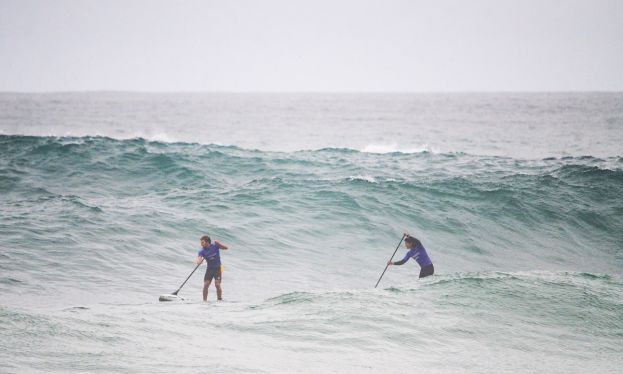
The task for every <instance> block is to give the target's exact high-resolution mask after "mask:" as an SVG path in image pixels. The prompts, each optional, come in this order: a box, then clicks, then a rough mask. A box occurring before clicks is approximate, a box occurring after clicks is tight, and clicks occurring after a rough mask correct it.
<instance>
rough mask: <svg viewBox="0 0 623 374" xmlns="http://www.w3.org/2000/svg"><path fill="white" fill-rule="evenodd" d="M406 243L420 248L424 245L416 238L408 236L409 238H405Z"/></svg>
mask: <svg viewBox="0 0 623 374" xmlns="http://www.w3.org/2000/svg"><path fill="white" fill-rule="evenodd" d="M405 242H407V243H411V244H412V245H414V246H416V247H419V246H421V245H422V243H421V242H420V241H419V240H417V239H416V238H414V237H413V236H410V235H407V237H406V238H405Z"/></svg>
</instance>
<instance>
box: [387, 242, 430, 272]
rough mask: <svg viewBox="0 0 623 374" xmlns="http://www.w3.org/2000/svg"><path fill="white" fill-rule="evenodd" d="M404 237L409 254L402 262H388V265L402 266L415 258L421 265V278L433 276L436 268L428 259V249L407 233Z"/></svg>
mask: <svg viewBox="0 0 623 374" xmlns="http://www.w3.org/2000/svg"><path fill="white" fill-rule="evenodd" d="M404 235H405V248H407V249H408V250H409V252H407V254H406V255H405V257H404V258H403V259H402V260H400V261H396V262H392V261H391V260H390V261H387V265H388V266H389V265H402V264H404V263H405V262H407V261H408V260H409V259H410V258H413V259H414V260H415V261H416V262H417V263H418V264H419V265H420V268H421V269H420V278H424V277H428V276H429V275H433V274H434V273H435V267H434V266H433V262H432V261H431V260H430V257H428V253H426V249H425V248H424V246H423V245H422V242H420V241H419V240H418V239H416V238H414V237H412V236H411V235H409V234H407V233H406V232H405V233H404Z"/></svg>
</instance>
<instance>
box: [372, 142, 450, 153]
mask: <svg viewBox="0 0 623 374" xmlns="http://www.w3.org/2000/svg"><path fill="white" fill-rule="evenodd" d="M361 152H365V153H381V154H384V153H397V152H399V153H422V152H429V153H440V151H439V150H438V149H435V148H433V147H430V146H429V145H428V144H422V145H421V146H420V147H409V148H402V147H399V146H398V144H397V143H391V144H368V145H367V146H365V147H364V148H363V149H361Z"/></svg>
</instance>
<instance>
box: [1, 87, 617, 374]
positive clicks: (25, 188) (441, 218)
mask: <svg viewBox="0 0 623 374" xmlns="http://www.w3.org/2000/svg"><path fill="white" fill-rule="evenodd" d="M405 231H408V232H409V233H411V234H412V235H414V236H416V237H417V238H419V239H420V240H421V241H422V243H423V244H424V246H425V247H426V248H427V250H428V252H429V255H430V257H431V258H432V260H433V262H434V264H435V270H436V274H435V275H434V276H432V277H429V278H425V279H421V280H418V274H419V267H418V266H417V264H416V263H415V262H414V261H410V262H407V263H406V264H405V265H403V266H394V267H390V268H389V269H388V270H387V272H386V273H385V275H384V276H383V278H382V280H381V282H380V284H379V286H378V288H376V289H375V288H374V285H375V283H376V282H377V280H378V278H379V276H380V275H381V273H382V272H383V270H384V268H385V264H386V262H387V260H388V259H389V258H390V257H391V256H392V253H393V252H394V250H395V249H396V246H397V245H398V244H399V241H400V239H401V236H402V233H403V232H405ZM206 234H208V235H210V236H211V237H212V239H215V240H219V241H221V242H222V243H224V244H226V245H227V246H229V249H228V250H226V251H225V250H224V251H222V252H221V259H222V261H223V264H224V275H223V283H222V284H223V295H224V301H223V302H218V303H217V302H216V301H215V298H216V293H215V290H214V286H212V287H211V289H210V293H209V295H208V302H203V301H202V300H201V288H202V283H203V272H204V267H201V268H200V269H199V270H197V272H196V273H195V274H194V275H193V276H192V277H191V278H190V279H189V281H188V283H187V284H186V285H185V286H184V287H183V288H182V289H181V291H180V293H179V295H180V296H183V297H185V298H186V299H187V300H186V301H184V302H175V303H163V302H158V296H159V295H160V294H166V293H171V292H173V291H175V290H177V289H178V287H179V286H180V285H181V283H182V282H183V281H184V279H185V278H186V277H187V276H188V275H189V274H190V272H191V271H192V270H193V269H194V267H195V264H194V262H193V261H194V260H195V258H196V255H197V251H198V250H199V238H200V237H201V236H202V235H206ZM405 253H406V249H405V248H404V247H401V248H400V249H398V251H397V253H396V256H395V257H394V260H398V259H401V258H402V257H403V256H404V254H405ZM622 267H623V94H620V93H570V94H565V93H557V94H536V93H534V94H529V93H522V94H513V93H502V94H495V93H490V94H475V93H474V94H224V93H223V94H218V93H214V94H164V93H162V94H145V93H115V92H96V93H56V94H11V93H5V94H0V271H1V273H0V372H3V373H5V372H6V373H37V372H46V373H47V372H58V373H67V372H105V373H109V372H118V373H171V372H180V373H213V372H223V373H238V372H257V373H275V372H283V373H290V372H317V373H326V372H336V373H345V372H387V373H413V372H426V373H461V372H462V373H584V372H596V373H619V372H620V371H621V367H623V348H622V344H621V343H622V342H623V280H622V279H621V268H622Z"/></svg>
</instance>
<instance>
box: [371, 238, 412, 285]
mask: <svg viewBox="0 0 623 374" xmlns="http://www.w3.org/2000/svg"><path fill="white" fill-rule="evenodd" d="M405 236H407V234H402V238H400V242H399V243H398V245H397V246H396V250H395V251H394V253H393V254H392V257H390V258H389V261H391V260H392V259H393V258H394V256H395V255H396V252H398V248H400V244H402V241H403V240H405ZM388 267H389V265H385V270H383V273H382V274H381V276H380V277H379V280H378V281H377V282H376V284H375V285H374V288H376V286H378V285H379V282H380V281H381V278H383V275H384V274H385V272H386V271H387V268H388Z"/></svg>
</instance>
